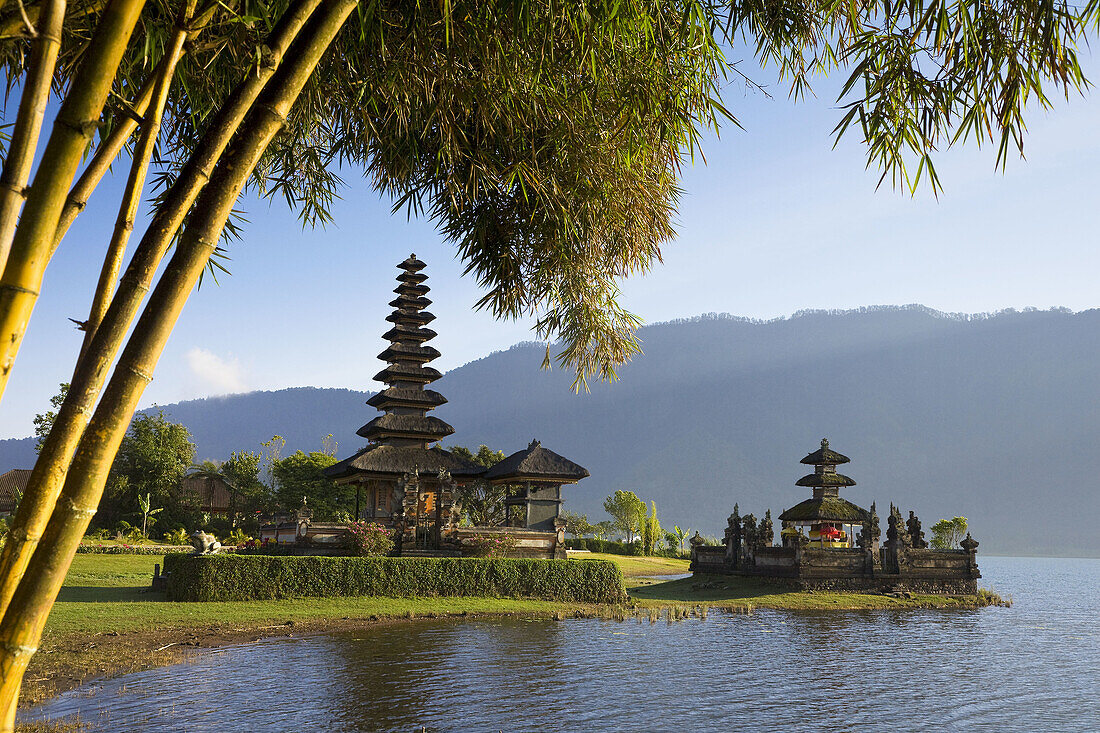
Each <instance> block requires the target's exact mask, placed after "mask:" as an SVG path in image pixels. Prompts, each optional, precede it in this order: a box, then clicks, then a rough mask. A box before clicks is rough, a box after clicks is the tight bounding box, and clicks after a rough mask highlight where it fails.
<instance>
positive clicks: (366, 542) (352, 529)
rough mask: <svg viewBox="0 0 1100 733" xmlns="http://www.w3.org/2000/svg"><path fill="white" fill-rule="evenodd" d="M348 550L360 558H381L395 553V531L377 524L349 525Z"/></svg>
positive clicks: (358, 523)
mask: <svg viewBox="0 0 1100 733" xmlns="http://www.w3.org/2000/svg"><path fill="white" fill-rule="evenodd" d="M346 543H347V548H348V550H349V551H350V552H351V554H353V555H357V556H359V557H380V556H382V555H388V554H390V553H391V552H393V530H392V529H388V528H386V527H384V526H383V525H381V524H378V523H377V522H352V523H350V524H349V525H348V535H347V540H346Z"/></svg>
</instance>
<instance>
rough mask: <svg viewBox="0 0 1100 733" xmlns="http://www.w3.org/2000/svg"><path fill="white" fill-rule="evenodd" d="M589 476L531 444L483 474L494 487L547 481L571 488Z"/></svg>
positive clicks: (537, 442)
mask: <svg viewBox="0 0 1100 733" xmlns="http://www.w3.org/2000/svg"><path fill="white" fill-rule="evenodd" d="M590 475H591V474H590V473H588V469H587V468H585V467H584V466H579V465H577V464H576V463H573V461H571V460H569V459H568V458H564V457H562V456H559V455H558V454H557V453H555V452H554V451H552V450H550V449H549V448H543V447H542V443H540V442H539V441H537V440H533V441H531V444H530V445H528V446H527V448H526V449H525V450H521V451H517V452H515V453H513V454H512V455H510V456H508V457H507V458H505V459H504V460H503V461H501V462H500V463H497V464H496V465H495V466H493V467H492V468H490V469H489V470H488V471H486V472H485V476H484V478H485V480H486V481H491V482H494V483H500V482H511V483H521V482H524V481H547V482H557V483H559V484H572V483H576V482H577V481H580V480H581V479H582V478H587V477H588V476H590Z"/></svg>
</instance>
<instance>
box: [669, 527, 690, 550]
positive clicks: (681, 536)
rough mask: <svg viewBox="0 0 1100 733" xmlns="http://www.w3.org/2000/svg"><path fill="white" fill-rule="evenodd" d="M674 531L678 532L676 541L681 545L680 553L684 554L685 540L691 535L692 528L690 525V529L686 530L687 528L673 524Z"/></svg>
mask: <svg viewBox="0 0 1100 733" xmlns="http://www.w3.org/2000/svg"><path fill="white" fill-rule="evenodd" d="M672 531H673V532H675V533H676V541H677V543H678V544H679V546H680V554H681V555H683V554H684V540H685V539H686V538H688V537H690V536H691V528H690V527H688V529H687V530H686V531H685V530H682V529H680V527H679V525H673V527H672Z"/></svg>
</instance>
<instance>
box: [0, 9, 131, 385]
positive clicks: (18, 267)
mask: <svg viewBox="0 0 1100 733" xmlns="http://www.w3.org/2000/svg"><path fill="white" fill-rule="evenodd" d="M144 4H145V0H111V1H110V2H109V3H108V5H107V7H106V9H105V10H104V11H103V15H102V16H101V17H100V20H99V24H98V26H97V28H96V32H95V34H94V35H93V37H92V40H91V42H90V44H89V47H88V50H87V52H86V53H85V57H84V60H83V61H82V62H81V65H80V70H79V71H78V72H77V74H76V77H75V78H74V79H73V81H72V84H71V86H70V87H69V89H70V91H69V94H68V96H67V97H66V98H65V101H64V102H63V103H62V104H61V109H60V110H59V111H58V113H57V119H56V120H55V121H54V125H53V130H52V132H51V133H50V141H49V142H48V143H47V144H46V150H45V152H44V153H43V155H42V161H41V163H40V164H39V166H38V171H37V173H36V174H35V177H34V183H33V184H32V185H31V192H30V195H29V196H28V197H27V203H26V205H25V206H24V207H23V215H22V216H21V217H20V220H19V226H18V227H16V230H15V238H14V240H13V241H12V247H11V252H10V253H9V255H8V260H7V263H6V264H5V267H4V274H3V277H0V397H2V396H3V391H4V388H5V387H6V386H7V383H8V378H9V377H10V376H11V370H12V367H13V366H14V364H15V357H16V354H17V353H18V351H19V345H20V344H21V343H22V341H23V335H24V334H25V333H26V330H27V323H28V322H29V321H30V317H31V313H32V312H33V310H34V305H35V302H36V301H37V300H38V291H39V289H40V288H41V287H42V277H43V275H44V274H45V272H46V265H47V264H48V263H49V254H50V250H51V249H52V248H53V239H54V232H56V231H57V222H58V217H59V216H60V214H61V208H62V206H64V204H65V197H66V195H67V193H68V191H69V186H70V184H71V183H72V180H73V174H74V173H75V172H76V168H77V166H78V165H79V164H80V158H81V156H83V154H84V151H85V150H86V149H87V147H88V144H89V143H90V142H91V139H92V135H93V134H94V132H95V129H96V124H97V123H98V121H99V116H100V114H101V113H102V111H103V104H104V103H105V102H106V101H107V93H108V92H109V91H110V88H111V82H112V81H113V80H114V77H115V72H116V71H117V69H118V64H119V61H120V60H121V58H122V54H123V52H124V51H125V50H126V45H127V43H128V42H129V40H130V34H131V33H132V32H133V30H134V25H135V24H136V23H137V20H138V16H139V15H140V14H141V9H142V7H143V6H144Z"/></svg>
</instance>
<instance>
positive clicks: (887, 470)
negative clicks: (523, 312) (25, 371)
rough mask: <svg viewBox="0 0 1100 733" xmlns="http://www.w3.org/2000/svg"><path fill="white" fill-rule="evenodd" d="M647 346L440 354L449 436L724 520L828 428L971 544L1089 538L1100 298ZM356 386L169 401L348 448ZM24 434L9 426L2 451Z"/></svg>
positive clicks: (573, 500)
mask: <svg viewBox="0 0 1100 733" xmlns="http://www.w3.org/2000/svg"><path fill="white" fill-rule="evenodd" d="M641 335H642V338H643V340H644V349H645V355H644V356H642V357H639V358H637V359H635V360H634V362H632V363H631V364H629V365H627V366H626V367H624V368H623V370H622V375H621V376H622V379H621V381H620V382H618V383H616V384H613V385H604V384H594V385H592V392H591V393H590V394H587V395H573V394H572V393H570V391H569V382H570V377H569V375H568V374H565V373H563V372H561V371H552V372H545V371H540V370H539V364H540V362H541V360H542V355H543V353H544V352H543V349H542V347H538V346H517V347H515V348H513V349H510V350H508V351H505V352H500V353H496V354H493V355H491V356H488V357H486V358H484V359H481V360H479V361H476V362H473V363H471V364H467V365H465V366H463V367H461V368H459V369H455V370H453V371H451V372H449V373H448V374H447V375H446V376H445V377H444V378H443V379H441V380H440V381H439V382H437V383H436V385H435V388H437V389H439V391H441V392H442V393H443V394H444V395H446V396H447V397H448V399H449V400H450V403H449V404H447V405H444V406H443V407H442V408H440V409H439V410H438V411H437V414H438V415H439V417H441V418H443V419H444V420H447V421H448V422H450V423H451V424H452V425H454V426H455V428H456V429H457V430H458V432H457V433H456V434H455V435H454V436H453V439H452V440H448V441H445V444H447V445H450V444H453V443H461V444H466V445H469V446H471V447H476V446H477V445H478V444H479V443H486V444H488V445H491V446H493V447H495V448H501V449H504V450H505V451H508V452H511V451H514V450H518V449H520V448H522V447H524V446H526V445H527V443H528V441H530V440H531V439H532V438H539V439H540V440H542V441H543V443H544V444H545V445H546V446H547V447H549V448H551V449H553V450H555V451H557V452H559V453H562V454H564V455H566V456H568V457H569V458H572V459H573V460H576V461H577V462H578V463H581V464H582V465H584V466H586V467H587V468H588V469H589V470H590V471H591V472H592V477H591V478H589V479H586V480H585V481H583V482H582V483H580V484H579V485H578V486H576V487H571V488H569V489H567V494H566V496H567V499H568V502H569V507H570V508H571V509H573V510H576V511H586V512H589V514H590V515H598V514H600V513H601V511H600V509H599V507H600V504H601V503H602V500H603V497H604V496H606V495H607V494H609V493H610V492H611V491H613V490H614V489H616V488H629V489H633V490H635V491H637V492H638V493H639V495H642V496H644V497H646V498H652V499H655V500H656V501H657V505H658V509H659V513H660V516H661V517H662V520H663V521H664V522H665V523H666V524H668V525H671V524H672V523H677V524H679V525H680V526H681V527H684V526H685V525H687V526H690V527H692V528H699V529H702V530H703V531H704V532H710V533H718V532H720V529H721V528H722V527H723V526H724V524H725V517H726V515H728V514H729V512H730V511H731V509H732V507H733V502H734V501H737V502H739V503H740V506H741V510H742V512H743V513H745V512H749V511H752V512H755V513H756V514H758V515H760V514H762V513H763V511H764V509H766V508H769V507H770V508H771V509H772V510H773V512H774V513H776V514H778V512H779V511H781V510H782V509H783V508H784V507H788V506H791V505H793V504H795V503H797V502H798V501H801V500H802V499H803V498H806V497H807V496H808V495H809V492H808V490H806V489H800V488H797V487H795V486H794V482H795V480H796V479H797V478H798V477H799V476H801V475H802V474H803V473H805V472H806V470H805V469H806V467H803V466H801V465H799V463H798V460H799V459H800V458H801V457H802V456H803V455H805V454H806V453H807V452H809V451H811V450H812V449H814V448H815V447H816V446H817V443H818V441H819V440H820V438H821V437H823V436H828V437H829V438H830V440H831V442H832V444H833V446H834V447H835V448H836V449H837V450H840V451H841V452H843V453H845V454H847V455H848V456H849V457H851V458H852V463H851V464H850V465H849V466H847V467H846V469H845V471H844V472H845V473H846V474H848V475H850V476H852V477H853V478H855V479H856V481H858V482H859V483H858V485H857V486H855V487H853V488H852V489H850V490H846V491H845V494H844V495H845V496H846V497H848V498H850V499H851V500H853V501H855V502H856V503H859V504H861V505H864V506H866V505H868V504H870V502H871V501H872V500H874V501H877V502H878V504H879V509H880V515H884V514H885V510H886V508H887V506H888V504H889V502H890V501H891V500H894V501H897V502H899V503H900V504H901V505H902V506H903V508H905V509H906V510H908V509H910V508H912V509H915V510H916V511H917V513H918V514H919V515H920V516H921V517H922V519H923V520H924V523H925V526H926V528H927V527H930V526H931V524H932V523H933V522H934V521H935V520H936V519H938V518H940V517H943V516H952V515H954V514H963V515H965V516H967V517H969V518H970V520H971V526H972V527H973V528H974V532H975V535H976V536H977V538H978V539H979V540H980V541H982V550H985V551H995V552H1002V553H1021V554H1025V553H1056V554H1069V555H1097V554H1100V551H1098V550H1097V549H1095V548H1094V544H1093V543H1092V542H1091V541H1090V540H1091V532H1092V524H1094V523H1095V521H1096V519H1097V518H1098V517H1100V499H1098V498H1097V492H1096V491H1095V489H1094V488H1093V487H1092V485H1091V483H1090V479H1092V478H1093V477H1094V476H1096V475H1097V473H1098V471H1097V469H1098V465H1097V464H1098V462H1100V461H1098V459H1097V457H1096V450H1095V446H1097V444H1098V442H1100V441H1098V439H1100V414H1098V413H1097V410H1096V405H1097V404H1098V403H1100V379H1097V377H1096V365H1097V364H1100V311H1089V312H1085V313H1080V314H1071V313H1068V312H1024V313H1013V312H1009V313H1002V314H998V315H996V316H992V317H984V318H972V319H956V318H951V317H945V316H943V315H942V314H937V313H935V312H933V311H929V310H927V309H924V308H919V307H913V308H905V309H898V308H890V309H867V310H864V311H859V312H846V313H809V314H801V315H798V316H796V317H793V318H790V319H786V320H780V321H773V322H769V323H753V322H748V321H742V320H738V319H732V318H704V319H699V320H695V321H689V322H677V323H669V324H659V325H655V326H650V327H648V328H645V329H643V331H642V333H641ZM366 397H367V394H366V393H361V392H355V391H351V390H331V389H324V390H321V389H312V388H302V389H290V390H281V391H278V392H262V393H252V394H247V395H235V396H231V397H225V398H216V399H207V400H198V401H193V402H185V403H180V404H178V405H170V406H168V407H166V408H165V410H166V412H168V413H169V414H170V415H171V417H172V418H173V419H174V420H178V421H180V422H183V423H184V424H186V425H188V427H189V428H190V429H191V431H192V433H193V434H194V436H195V439H196V443H197V444H198V448H199V458H200V459H201V458H207V457H210V458H224V457H225V456H227V455H228V453H229V451H231V450H241V449H255V448H256V447H257V446H258V445H259V443H260V442H261V441H263V440H266V439H268V438H270V437H271V436H272V435H273V434H275V433H279V434H281V435H283V436H284V437H286V438H287V441H288V445H287V448H288V450H294V449H297V448H303V449H306V450H311V449H315V448H316V447H317V446H318V445H319V443H320V438H321V437H322V436H323V435H325V434H327V433H330V432H331V433H333V434H334V435H335V436H336V438H337V439H338V441H339V444H340V449H339V453H340V455H341V456H346V455H348V454H350V453H351V452H353V451H354V450H356V449H358V448H359V447H360V446H361V445H362V444H363V441H362V439H361V438H358V437H356V436H355V435H354V432H355V430H356V429H357V428H358V427H359V426H360V425H362V424H364V423H365V422H367V421H368V420H369V419H370V418H371V417H372V416H373V415H374V414H375V412H374V410H372V409H371V408H369V407H367V406H366V405H364V404H363V401H364V400H365V399H366ZM18 451H24V452H27V451H29V452H30V456H31V458H30V460H33V450H31V442H30V441H27V442H25V443H19V442H16V441H4V442H2V443H0V468H6V467H10V466H16V465H19V466H25V465H29V462H28V460H27V459H23V458H20V459H19V460H14V459H12V458H11V456H15V455H17V453H18Z"/></svg>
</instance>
